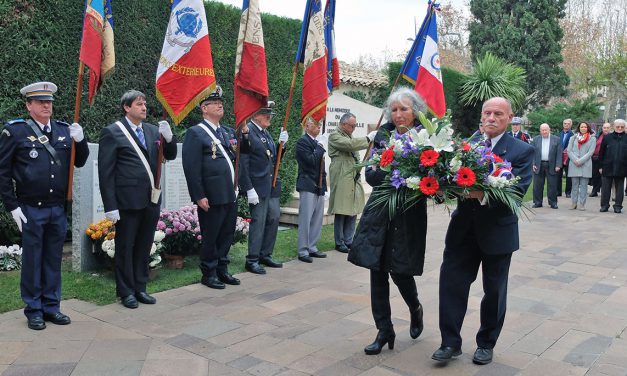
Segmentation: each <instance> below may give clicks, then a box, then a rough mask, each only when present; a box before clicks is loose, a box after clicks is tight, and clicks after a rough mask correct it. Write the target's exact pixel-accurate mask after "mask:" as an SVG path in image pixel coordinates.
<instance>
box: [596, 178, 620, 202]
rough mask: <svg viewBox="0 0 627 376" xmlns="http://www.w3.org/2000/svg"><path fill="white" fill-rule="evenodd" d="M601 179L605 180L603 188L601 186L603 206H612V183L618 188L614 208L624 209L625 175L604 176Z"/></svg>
mask: <svg viewBox="0 0 627 376" xmlns="http://www.w3.org/2000/svg"><path fill="white" fill-rule="evenodd" d="M601 180H602V182H603V184H602V188H601V207H602V208H609V207H610V196H611V195H612V184H613V185H614V188H615V190H616V192H615V193H614V194H615V195H616V197H615V198H616V202H614V208H615V209H622V208H623V198H624V197H625V196H624V193H625V192H623V190H624V189H625V177H624V176H603V177H601Z"/></svg>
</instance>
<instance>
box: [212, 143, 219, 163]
mask: <svg viewBox="0 0 627 376" xmlns="http://www.w3.org/2000/svg"><path fill="white" fill-rule="evenodd" d="M216 151H218V146H217V145H216V141H215V140H212V141H211V159H216Z"/></svg>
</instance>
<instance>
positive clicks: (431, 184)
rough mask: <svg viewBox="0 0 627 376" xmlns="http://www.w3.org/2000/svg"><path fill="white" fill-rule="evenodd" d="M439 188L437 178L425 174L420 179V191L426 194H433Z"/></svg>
mask: <svg viewBox="0 0 627 376" xmlns="http://www.w3.org/2000/svg"><path fill="white" fill-rule="evenodd" d="M438 189H440V184H438V179H436V178H434V177H431V176H425V177H424V178H422V179H420V192H422V193H423V194H424V195H426V196H433V195H434V194H435V192H437V191H438Z"/></svg>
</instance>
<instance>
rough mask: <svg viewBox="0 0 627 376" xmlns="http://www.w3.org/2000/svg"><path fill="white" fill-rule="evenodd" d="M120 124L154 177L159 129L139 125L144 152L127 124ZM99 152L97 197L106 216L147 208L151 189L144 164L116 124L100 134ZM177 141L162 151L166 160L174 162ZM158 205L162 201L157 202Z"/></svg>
mask: <svg viewBox="0 0 627 376" xmlns="http://www.w3.org/2000/svg"><path fill="white" fill-rule="evenodd" d="M120 122H121V123H122V124H123V125H124V127H126V129H127V130H128V132H129V133H130V134H131V136H132V137H133V139H134V140H135V142H136V143H137V145H139V147H140V149H141V151H142V152H143V153H144V156H145V157H146V159H147V160H148V163H149V164H150V169H151V170H152V173H153V176H154V175H155V174H156V173H157V157H158V154H159V144H158V143H159V138H160V135H159V128H158V127H157V126H156V125H153V124H149V123H142V128H143V131H144V137H145V139H146V148H144V147H143V145H142V144H141V143H140V142H139V140H138V139H137V135H136V134H135V132H133V129H132V128H131V126H130V125H129V124H128V122H127V121H126V118H122V119H121V120H120ZM99 143H100V147H99V149H98V180H99V182H100V195H101V196H102V202H103V204H104V209H105V212H110V211H113V210H139V209H144V208H146V207H147V206H148V205H149V204H150V192H151V185H150V179H149V178H148V173H147V172H146V169H145V168H144V164H143V163H142V161H141V159H139V156H138V155H137V153H136V152H135V148H133V146H132V145H131V143H130V142H129V141H128V139H127V138H126V136H125V135H124V133H122V130H121V129H120V128H119V127H118V125H117V124H116V123H113V124H110V125H108V126H107V127H105V128H103V129H102V131H101V132H100V141H99ZM176 152H177V150H176V137H175V136H173V137H172V140H171V141H170V142H166V143H165V144H164V147H163V155H164V157H165V159H167V160H172V159H174V158H176ZM159 202H161V200H159Z"/></svg>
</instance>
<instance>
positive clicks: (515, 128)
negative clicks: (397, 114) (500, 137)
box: [510, 116, 531, 144]
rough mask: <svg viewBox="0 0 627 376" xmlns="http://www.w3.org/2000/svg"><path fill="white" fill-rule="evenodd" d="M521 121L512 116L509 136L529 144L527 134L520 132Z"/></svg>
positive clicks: (529, 140) (529, 138) (529, 139)
mask: <svg viewBox="0 0 627 376" xmlns="http://www.w3.org/2000/svg"><path fill="white" fill-rule="evenodd" d="M521 124H522V119H521V118H519V117H518V116H514V117H513V118H512V131H511V132H510V134H511V135H512V136H514V138H517V139H519V140H520V141H524V142H526V143H528V144H529V143H531V137H530V136H529V133H527V132H525V131H523V130H522V125H521Z"/></svg>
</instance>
